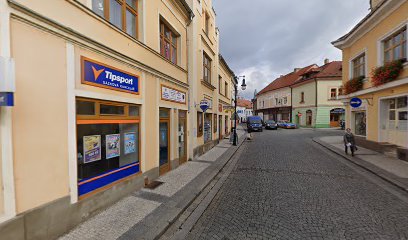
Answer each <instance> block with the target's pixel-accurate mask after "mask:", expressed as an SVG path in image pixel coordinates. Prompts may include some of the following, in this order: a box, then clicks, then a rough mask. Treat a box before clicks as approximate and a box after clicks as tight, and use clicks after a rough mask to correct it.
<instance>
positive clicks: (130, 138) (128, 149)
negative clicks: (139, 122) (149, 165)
mask: <svg viewBox="0 0 408 240" xmlns="http://www.w3.org/2000/svg"><path fill="white" fill-rule="evenodd" d="M135 152H136V133H135V132H130V133H125V155H126V154H130V153H135Z"/></svg>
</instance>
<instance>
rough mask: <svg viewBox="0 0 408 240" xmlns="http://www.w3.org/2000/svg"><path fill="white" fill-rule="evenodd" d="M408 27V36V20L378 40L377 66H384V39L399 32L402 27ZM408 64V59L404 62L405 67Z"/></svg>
mask: <svg viewBox="0 0 408 240" xmlns="http://www.w3.org/2000/svg"><path fill="white" fill-rule="evenodd" d="M404 27H406V29H407V30H406V32H407V33H406V34H407V36H406V38H408V20H407V21H405V22H403V23H401V24H399V25H398V26H396V27H394V28H393V29H392V30H391V31H389V32H387V33H386V34H384V35H383V36H381V37H380V38H379V39H378V40H377V53H378V54H377V67H381V66H384V40H385V39H387V38H389V37H390V36H392V35H393V34H394V33H396V32H398V31H399V30H401V29H402V28H404ZM405 51H406V56H407V58H408V39H407V46H406V48H405ZM406 66H408V61H407V62H405V63H404V67H406Z"/></svg>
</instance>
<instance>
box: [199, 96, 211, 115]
mask: <svg viewBox="0 0 408 240" xmlns="http://www.w3.org/2000/svg"><path fill="white" fill-rule="evenodd" d="M200 108H201V110H203V112H205V111H207V109H208V108H210V102H209V101H208V100H207V99H204V100H201V102H200Z"/></svg>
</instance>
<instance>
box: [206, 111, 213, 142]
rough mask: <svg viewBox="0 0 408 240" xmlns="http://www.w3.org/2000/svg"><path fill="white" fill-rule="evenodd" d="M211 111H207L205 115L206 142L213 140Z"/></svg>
mask: <svg viewBox="0 0 408 240" xmlns="http://www.w3.org/2000/svg"><path fill="white" fill-rule="evenodd" d="M211 120H212V118H211V113H206V114H205V115H204V143H207V142H209V141H211V140H212V133H211V125H212V124H211Z"/></svg>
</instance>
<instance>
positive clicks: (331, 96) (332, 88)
mask: <svg viewBox="0 0 408 240" xmlns="http://www.w3.org/2000/svg"><path fill="white" fill-rule="evenodd" d="M332 90H334V97H333V95H332V94H333V91H332ZM329 93H330V100H336V99H337V96H338V93H337V88H334V87H331V88H330V91H329Z"/></svg>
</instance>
